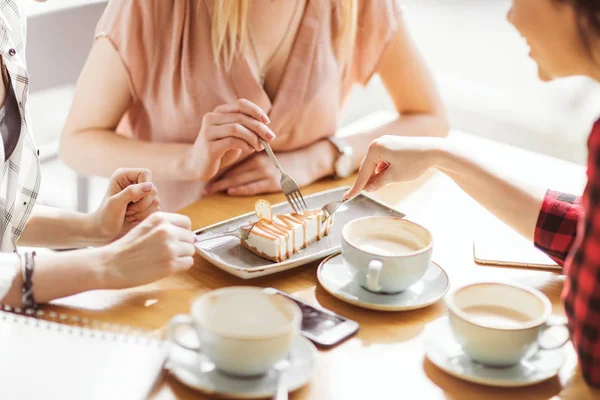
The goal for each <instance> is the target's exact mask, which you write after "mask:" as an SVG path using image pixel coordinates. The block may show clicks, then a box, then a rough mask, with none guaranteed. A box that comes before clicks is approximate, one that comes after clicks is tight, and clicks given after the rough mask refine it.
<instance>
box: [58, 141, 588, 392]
mask: <svg viewBox="0 0 600 400" xmlns="http://www.w3.org/2000/svg"><path fill="white" fill-rule="evenodd" d="M451 140H455V141H457V143H459V144H460V145H461V146H466V147H468V148H471V149H473V151H478V152H483V153H489V154H490V156H493V158H495V159H497V160H498V162H500V163H502V164H503V165H504V168H505V169H506V170H508V171H512V172H514V173H515V174H516V176H518V177H521V178H524V179H531V180H532V181H536V182H539V183H542V184H548V185H550V184H551V183H552V182H554V185H553V186H552V187H553V188H555V189H560V190H570V191H574V192H576V193H577V192H580V191H581V188H582V187H583V184H584V182H585V180H584V179H585V176H584V169H583V167H581V166H577V165H574V164H571V163H567V162H564V161H560V160H557V159H553V158H549V157H546V156H543V155H539V154H534V153H530V152H527V151H524V150H521V149H517V148H513V147H510V146H505V145H500V144H498V143H495V142H490V141H487V140H483V139H478V138H475V137H472V136H469V135H466V134H462V133H458V132H455V133H453V134H452V135H451ZM349 183H351V181H350V180H346V181H341V182H333V181H325V182H320V183H317V184H314V185H312V186H311V187H309V188H306V189H305V190H303V192H304V194H309V193H313V192H318V191H321V190H325V189H329V188H332V187H334V186H337V185H347V184H349ZM377 195H378V197H379V198H380V199H382V200H383V201H385V202H387V203H388V204H390V205H392V206H393V207H394V208H396V209H398V210H400V211H402V212H405V213H406V214H407V215H408V218H409V219H411V220H413V221H416V222H418V223H420V224H423V225H424V226H426V227H427V228H429V229H430V230H431V231H432V233H433V235H434V238H435V250H434V256H433V257H434V260H435V261H437V262H438V263H439V264H440V265H441V266H442V267H443V268H444V269H445V270H446V271H447V272H448V274H449V276H450V279H451V285H452V287H456V286H457V285H460V284H464V283H468V282H476V281H482V280H508V281H513V282H519V283H522V284H526V285H530V286H532V287H536V288H539V289H541V290H542V291H543V292H544V293H545V294H546V295H548V297H549V298H550V299H551V300H552V303H553V305H554V312H555V313H556V314H562V313H563V310H562V307H561V305H560V301H559V296H560V292H561V289H562V282H563V277H561V276H560V275H559V274H556V273H552V272H545V271H539V270H538V271H534V270H520V269H507V268H498V267H483V266H478V265H476V264H475V263H474V262H473V251H472V246H473V237H474V235H475V234H476V232H478V231H479V230H480V229H482V228H483V229H494V226H497V225H496V224H498V223H499V222H498V221H497V220H495V218H494V217H492V216H491V215H490V214H489V213H487V212H486V211H485V210H484V209H482V208H481V207H480V206H479V205H478V204H476V203H474V202H473V201H472V200H471V199H470V198H469V197H467V196H466V195H465V194H464V193H463V192H462V191H461V190H460V189H459V188H458V187H457V186H456V185H454V184H453V183H452V182H451V181H450V180H449V179H448V178H446V177H445V176H442V175H440V174H437V173H436V174H433V173H432V174H430V175H428V176H426V177H424V178H423V179H421V180H420V181H418V182H413V183H410V184H404V185H393V186H389V187H387V188H384V189H383V190H382V191H381V192H379V193H378V194H377ZM265 198H267V199H268V200H269V201H271V202H272V203H275V202H278V201H282V200H283V198H282V196H280V195H272V196H265ZM255 200H256V199H255V198H242V199H238V198H229V197H225V196H213V197H209V198H204V199H202V200H200V201H199V202H198V203H196V204H194V205H192V206H190V207H187V208H186V209H184V210H182V213H183V214H186V215H188V216H190V217H191V218H192V221H193V224H194V228H200V227H202V226H206V225H209V224H212V223H215V222H218V221H221V220H223V219H226V218H230V217H233V216H236V215H239V214H241V213H244V212H247V211H249V210H252V208H253V204H254V202H255ZM317 266H318V263H313V264H311V265H306V266H304V267H300V268H297V269H294V270H291V271H286V272H283V273H280V274H276V275H272V276H268V277H263V278H258V279H255V280H249V281H244V280H241V279H238V278H235V277H233V276H230V275H228V274H226V273H225V272H223V271H221V270H219V269H218V268H216V267H213V266H212V265H210V264H208V263H207V262H205V261H204V260H202V259H200V258H197V262H196V265H195V266H194V267H193V268H192V269H191V270H190V271H189V272H187V273H184V274H180V275H177V276H172V277H170V278H168V279H164V280H162V281H160V282H157V283H155V284H152V285H148V286H145V287H141V288H136V289H132V290H125V291H114V292H111V291H102V292H92V293H87V294H82V295H78V296H73V297H71V298H68V299H64V300H62V301H60V302H57V303H55V305H53V306H52V308H54V309H56V310H57V311H60V312H65V313H67V314H76V315H79V316H80V317H87V318H90V319H96V320H101V321H107V322H110V323H118V324H127V325H133V326H135V327H139V328H142V329H147V330H157V331H163V330H164V327H165V326H166V324H167V323H168V321H169V319H170V318H171V317H173V316H174V315H175V314H178V313H186V312H188V310H189V307H190V304H191V302H192V300H193V299H194V298H196V297H197V296H198V295H200V294H202V293H204V292H206V291H208V290H211V289H216V288H220V287H224V286H231V285H256V286H260V287H267V286H273V287H276V288H279V289H281V290H283V291H285V292H288V293H292V294H294V295H296V296H299V297H301V298H302V299H304V300H306V301H308V302H310V303H313V304H319V305H321V306H323V307H326V308H328V309H331V310H333V311H335V312H337V313H339V314H341V315H344V316H347V317H349V318H352V319H354V320H356V321H358V322H359V323H360V331H359V333H358V334H357V335H356V336H355V337H353V338H352V339H350V340H348V341H346V342H345V343H343V344H341V345H339V346H338V347H335V348H333V349H332V350H329V351H321V352H320V353H319V357H318V362H317V370H316V371H315V375H314V378H313V379H312V381H311V383H310V384H309V385H307V386H306V387H304V388H302V389H300V390H299V391H297V392H296V393H294V394H293V395H292V397H291V398H292V399H296V400H298V399H319V400H321V399H339V400H348V399H390V398H410V399H437V398H444V399H462V398H468V399H478V398H486V399H506V398H511V399H548V398H552V397H553V396H559V397H560V398H565V399H587V398H593V397H595V396H600V393H598V392H592V391H591V390H590V389H589V388H588V387H587V386H586V385H585V384H584V383H583V380H582V378H581V375H580V373H579V372H578V369H577V367H576V365H577V364H576V356H575V353H574V351H573V349H572V347H571V346H570V345H569V347H568V360H567V362H566V364H565V366H564V367H563V368H562V370H561V371H560V373H559V375H558V376H557V377H556V378H553V379H551V380H549V381H546V382H544V383H542V384H539V385H536V386H532V387H528V388H522V389H495V388H488V387H485V386H479V385H475V384H470V383H466V382H463V381H461V380H458V379H456V378H453V377H451V376H449V375H447V374H445V373H444V372H442V371H440V370H438V369H437V368H436V367H435V366H434V365H433V364H432V363H431V362H429V361H428V360H427V359H426V358H425V357H424V349H423V335H422V334H423V330H424V328H425V326H426V325H427V324H429V323H431V322H433V321H434V320H436V319H438V318H440V317H442V316H444V315H445V314H446V309H445V306H444V305H443V303H438V304H436V305H434V306H431V307H428V308H425V309H422V310H417V311H410V312H399V313H383V312H374V311H369V310H364V309H361V308H357V307H354V306H351V305H349V304H346V303H344V302H341V301H339V300H337V299H335V298H333V297H332V296H330V295H329V294H327V293H326V292H325V291H324V290H323V289H322V288H321V287H319V285H318V283H317V279H316V269H317ZM140 268H143V266H140ZM154 397H155V398H157V399H172V398H180V399H188V398H206V397H203V395H199V394H198V393H197V392H194V391H192V390H190V389H188V388H187V387H185V386H183V385H182V384H180V383H179V382H177V381H176V380H175V378H173V377H171V376H167V377H165V379H163V381H162V382H161V383H160V384H159V386H158V387H157V388H156V390H155V395H154ZM557 398H558V397H557Z"/></svg>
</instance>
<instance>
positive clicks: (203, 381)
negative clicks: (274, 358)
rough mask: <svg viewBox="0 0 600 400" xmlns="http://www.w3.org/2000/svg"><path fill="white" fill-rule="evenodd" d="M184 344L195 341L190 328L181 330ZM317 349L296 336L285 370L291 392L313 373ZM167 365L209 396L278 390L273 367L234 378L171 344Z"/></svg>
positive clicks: (260, 395)
mask: <svg viewBox="0 0 600 400" xmlns="http://www.w3.org/2000/svg"><path fill="white" fill-rule="evenodd" d="M181 336H182V338H181V339H180V340H182V341H183V342H184V343H194V342H196V343H197V339H196V337H195V333H193V332H192V331H189V332H186V333H182V334H181ZM316 353H317V350H316V348H315V346H314V345H313V344H312V343H311V342H310V341H309V340H308V339H305V338H304V337H300V338H298V340H297V341H296V343H294V345H293V346H292V349H291V350H290V356H291V360H290V362H291V365H290V368H289V369H288V370H287V371H286V372H285V375H284V379H286V382H287V387H288V390H289V391H290V392H292V391H294V390H296V389H299V388H300V387H302V386H304V385H306V383H308V381H309V380H310V378H311V377H312V374H313V369H314V364H315V357H316ZM167 368H168V369H169V370H170V371H171V373H172V374H173V375H174V376H175V377H176V378H177V379H178V380H179V381H181V382H182V383H183V384H184V385H187V386H189V387H191V388H192V389H196V390H199V391H201V392H203V393H206V394H209V395H218V396H219V397H221V398H228V399H259V398H265V397H270V396H273V395H274V394H275V392H276V390H277V373H276V372H275V371H274V370H271V371H269V372H267V374H266V375H264V376H262V377H259V378H235V377H232V376H229V375H225V374H223V373H221V372H219V371H217V370H216V369H215V366H214V364H213V363H212V362H211V361H210V360H209V359H208V358H207V357H206V356H205V355H203V354H200V355H199V354H198V353H196V352H194V351H191V350H187V349H184V348H183V347H181V346H178V345H176V344H173V345H171V350H170V353H169V361H168V364H167Z"/></svg>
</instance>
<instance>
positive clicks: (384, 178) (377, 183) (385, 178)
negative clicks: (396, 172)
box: [365, 168, 392, 192]
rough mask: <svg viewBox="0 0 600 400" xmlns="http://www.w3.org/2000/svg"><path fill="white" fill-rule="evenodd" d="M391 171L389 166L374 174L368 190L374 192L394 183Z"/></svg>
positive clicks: (367, 187)
mask: <svg viewBox="0 0 600 400" xmlns="http://www.w3.org/2000/svg"><path fill="white" fill-rule="evenodd" d="M389 171H390V170H389V168H386V169H384V170H383V171H381V172H379V173H378V174H375V175H373V176H372V177H371V179H370V180H369V183H368V184H367V186H366V188H365V189H366V190H367V191H368V192H374V191H376V190H379V189H381V188H382V187H384V186H387V185H389V184H390V183H392V174H391V173H390V172H389Z"/></svg>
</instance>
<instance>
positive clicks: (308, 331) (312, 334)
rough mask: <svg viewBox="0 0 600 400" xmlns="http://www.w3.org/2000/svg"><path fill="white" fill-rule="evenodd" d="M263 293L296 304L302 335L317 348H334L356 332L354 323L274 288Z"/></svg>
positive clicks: (356, 327)
mask: <svg viewBox="0 0 600 400" xmlns="http://www.w3.org/2000/svg"><path fill="white" fill-rule="evenodd" d="M265 292H267V293H272V294H275V293H276V294H279V295H281V296H285V297H287V298H288V299H290V300H292V301H294V302H295V303H296V304H298V306H299V307H300V310H301V311H302V328H301V330H302V334H303V335H304V336H305V337H306V338H308V339H309V340H311V341H312V342H314V343H315V344H316V345H318V346H322V347H331V346H335V345H336V344H338V343H340V342H342V341H344V340H345V339H347V338H349V337H350V336H352V335H354V334H355V333H356V332H357V331H358V322H356V321H352V320H350V319H347V318H344V317H342V316H341V315H337V314H335V313H334V312H332V311H329V310H325V309H322V308H315V307H313V306H311V305H309V304H306V303H305V302H303V301H301V300H298V299H297V298H295V297H293V296H290V295H289V294H287V293H284V292H282V291H280V290H277V289H275V288H266V289H265Z"/></svg>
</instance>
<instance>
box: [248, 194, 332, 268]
mask: <svg viewBox="0 0 600 400" xmlns="http://www.w3.org/2000/svg"><path fill="white" fill-rule="evenodd" d="M265 203H266V201H264V200H260V201H259V202H257V204H260V210H258V209H257V214H258V215H259V218H260V220H259V221H258V222H257V223H256V225H254V228H253V229H252V232H250V236H249V237H248V239H247V240H242V245H243V246H244V247H245V248H247V249H248V250H250V251H251V252H253V253H254V254H256V255H258V256H260V257H262V258H266V259H267V260H271V261H275V262H282V261H284V260H287V259H288V258H290V257H291V256H292V255H293V254H296V253H298V252H300V250H302V249H304V248H306V247H307V246H310V245H311V244H312V243H314V242H316V241H318V240H321V239H322V238H323V237H324V236H327V235H328V234H329V231H330V229H331V227H332V225H333V218H330V219H329V220H328V221H327V222H325V220H326V217H325V214H324V213H323V211H321V210H309V211H306V212H304V213H303V214H299V213H288V214H280V215H272V214H271V215H272V218H271V219H270V220H269V219H266V218H261V216H263V215H265V214H267V215H268V213H265V207H266V206H265ZM267 204H268V203H267ZM259 211H260V214H259Z"/></svg>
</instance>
